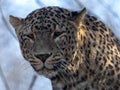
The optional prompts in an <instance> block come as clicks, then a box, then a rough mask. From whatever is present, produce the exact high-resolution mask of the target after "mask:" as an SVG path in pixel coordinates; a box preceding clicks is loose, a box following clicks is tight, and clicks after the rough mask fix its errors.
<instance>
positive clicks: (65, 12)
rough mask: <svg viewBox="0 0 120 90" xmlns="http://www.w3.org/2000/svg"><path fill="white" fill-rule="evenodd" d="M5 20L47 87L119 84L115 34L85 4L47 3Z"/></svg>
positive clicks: (65, 89) (73, 89) (112, 87)
mask: <svg viewBox="0 0 120 90" xmlns="http://www.w3.org/2000/svg"><path fill="white" fill-rule="evenodd" d="M9 21H10V23H11V25H12V26H13V28H14V29H15V32H16V35H17V38H18V41H19V45H20V49H21V53H22V55H23V57H24V58H25V60H27V61H28V62H29V63H30V65H31V66H32V67H33V69H34V70H35V72H37V73H38V75H43V76H45V77H47V78H49V79H50V80H51V84H52V88H53V90H120V40H119V38H118V37H116V35H115V33H113V31H112V29H110V27H109V26H108V25H106V24H104V23H103V22H102V20H100V19H99V18H97V17H96V16H94V15H91V14H89V13H88V10H87V9H86V8H85V7H84V8H83V9H81V10H76V11H74V10H70V9H66V8H63V7H59V6H47V7H42V8H39V9H36V10H34V11H32V12H31V13H30V14H28V15H27V16H26V17H25V18H21V17H16V16H13V15H10V19H9Z"/></svg>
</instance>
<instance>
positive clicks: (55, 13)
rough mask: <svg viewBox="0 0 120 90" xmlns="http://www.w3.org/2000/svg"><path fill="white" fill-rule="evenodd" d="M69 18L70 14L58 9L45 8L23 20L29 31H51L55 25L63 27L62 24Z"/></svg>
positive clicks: (65, 10)
mask: <svg viewBox="0 0 120 90" xmlns="http://www.w3.org/2000/svg"><path fill="white" fill-rule="evenodd" d="M70 17H71V12H70V11H68V10H67V9H63V8H59V7H45V8H41V9H37V10H35V11H33V12H32V13H30V14H29V15H28V16H27V17H26V18H25V26H31V29H37V30H48V28H49V30H51V29H55V28H56V25H59V27H60V26H61V27H63V26H64V25H63V23H62V22H66V21H67V20H68V19H69V18H70Z"/></svg>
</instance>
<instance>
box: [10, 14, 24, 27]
mask: <svg viewBox="0 0 120 90" xmlns="http://www.w3.org/2000/svg"><path fill="white" fill-rule="evenodd" d="M9 21H10V23H11V24H12V26H13V27H14V28H15V29H19V27H20V26H21V25H22V24H23V19H22V18H18V17H15V16H12V15H10V18H9Z"/></svg>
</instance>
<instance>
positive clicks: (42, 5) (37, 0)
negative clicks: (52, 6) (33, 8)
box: [35, 0, 45, 7]
mask: <svg viewBox="0 0 120 90" xmlns="http://www.w3.org/2000/svg"><path fill="white" fill-rule="evenodd" d="M35 2H36V3H37V4H38V5H39V6H40V7H44V6H45V4H44V3H43V2H41V1H40V0H35Z"/></svg>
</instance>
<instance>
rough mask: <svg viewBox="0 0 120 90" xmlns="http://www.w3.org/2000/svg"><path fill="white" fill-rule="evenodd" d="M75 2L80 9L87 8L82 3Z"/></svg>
mask: <svg viewBox="0 0 120 90" xmlns="http://www.w3.org/2000/svg"><path fill="white" fill-rule="evenodd" d="M75 2H76V3H77V4H78V5H79V7H80V8H84V7H85V6H84V5H83V4H82V3H81V2H80V0H75Z"/></svg>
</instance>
